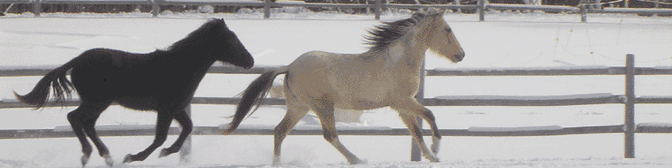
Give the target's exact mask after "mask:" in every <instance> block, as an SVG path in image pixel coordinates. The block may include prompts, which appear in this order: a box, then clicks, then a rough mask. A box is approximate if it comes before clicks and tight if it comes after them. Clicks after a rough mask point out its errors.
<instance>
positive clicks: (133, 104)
mask: <svg viewBox="0 0 672 168" xmlns="http://www.w3.org/2000/svg"><path fill="white" fill-rule="evenodd" d="M115 102H117V103H119V105H122V106H124V107H127V108H131V109H135V110H156V109H157V105H158V102H157V99H156V98H155V97H153V96H133V95H128V96H122V97H117V98H116V99H115Z"/></svg>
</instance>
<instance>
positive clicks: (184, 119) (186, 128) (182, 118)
mask: <svg viewBox="0 0 672 168" xmlns="http://www.w3.org/2000/svg"><path fill="white" fill-rule="evenodd" d="M173 118H174V119H175V120H177V122H178V123H180V126H182V132H181V133H180V136H179V137H177V140H176V141H175V143H173V145H171V146H170V147H169V148H164V149H163V150H161V154H160V155H159V157H165V156H168V155H170V154H173V153H175V152H177V151H180V148H182V144H184V141H185V140H186V139H187V137H188V136H189V134H191V131H192V129H193V126H194V124H193V123H192V122H191V119H190V118H189V115H187V112H186V111H182V112H180V113H177V114H176V115H175V116H173Z"/></svg>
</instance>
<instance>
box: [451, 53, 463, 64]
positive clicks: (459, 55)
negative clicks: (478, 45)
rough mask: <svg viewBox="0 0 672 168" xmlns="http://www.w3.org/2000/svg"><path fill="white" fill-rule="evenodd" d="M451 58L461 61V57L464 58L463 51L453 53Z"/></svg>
mask: <svg viewBox="0 0 672 168" xmlns="http://www.w3.org/2000/svg"><path fill="white" fill-rule="evenodd" d="M453 58H455V62H460V61H462V59H464V51H463V52H460V53H459V54H455V55H453Z"/></svg>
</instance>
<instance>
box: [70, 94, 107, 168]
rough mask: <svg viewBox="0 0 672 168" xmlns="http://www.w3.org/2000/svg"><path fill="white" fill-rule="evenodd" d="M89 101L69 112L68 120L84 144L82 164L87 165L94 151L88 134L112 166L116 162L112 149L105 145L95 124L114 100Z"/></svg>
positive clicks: (101, 154)
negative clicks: (88, 139) (112, 156)
mask: <svg viewBox="0 0 672 168" xmlns="http://www.w3.org/2000/svg"><path fill="white" fill-rule="evenodd" d="M89 102H90V101H84V102H82V104H81V105H80V106H79V107H78V108H77V109H75V111H72V112H70V113H69V114H68V121H70V125H71V126H72V128H73V131H74V132H75V134H76V135H77V138H79V141H80V143H81V144H82V152H83V153H84V156H82V166H84V165H86V163H87V162H88V160H89V157H90V155H91V152H92V149H91V145H90V144H89V143H88V141H87V140H86V135H88V136H89V138H90V139H91V141H92V142H93V144H94V145H96V148H97V149H98V153H99V154H100V156H101V157H103V158H105V163H106V164H107V165H108V166H110V167H111V166H112V165H113V164H114V161H113V160H112V158H111V157H110V151H109V150H108V149H107V146H105V144H103V141H101V140H100V138H99V137H98V134H97V133H96V130H95V125H96V120H98V117H99V116H100V114H101V113H102V112H103V111H104V110H105V109H106V108H107V107H108V106H109V105H110V104H111V103H112V101H103V102H102V103H89ZM84 133H86V134H84Z"/></svg>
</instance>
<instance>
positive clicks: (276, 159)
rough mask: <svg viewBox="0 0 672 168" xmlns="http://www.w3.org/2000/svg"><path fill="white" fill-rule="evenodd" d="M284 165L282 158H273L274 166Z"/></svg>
mask: <svg viewBox="0 0 672 168" xmlns="http://www.w3.org/2000/svg"><path fill="white" fill-rule="evenodd" d="M280 165H282V163H281V162H280V157H279V156H278V157H273V166H280Z"/></svg>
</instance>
